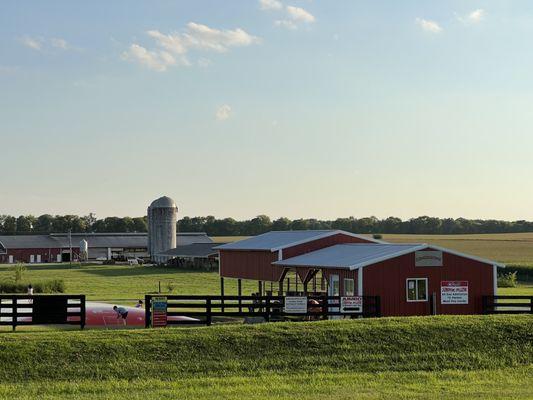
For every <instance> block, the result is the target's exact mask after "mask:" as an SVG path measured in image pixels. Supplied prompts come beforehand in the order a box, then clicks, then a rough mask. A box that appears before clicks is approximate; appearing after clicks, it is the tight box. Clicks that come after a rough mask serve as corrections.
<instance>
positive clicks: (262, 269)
mask: <svg viewBox="0 0 533 400" xmlns="http://www.w3.org/2000/svg"><path fill="white" fill-rule="evenodd" d="M277 260H278V253H277V252H273V253H272V252H270V251H268V250H267V251H237V250H220V276H223V277H225V278H241V279H253V280H257V281H274V282H277V281H279V279H280V278H281V275H282V274H283V268H282V267H278V266H274V265H272V263H273V262H274V261H277Z"/></svg>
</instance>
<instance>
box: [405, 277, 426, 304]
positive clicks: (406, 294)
mask: <svg viewBox="0 0 533 400" xmlns="http://www.w3.org/2000/svg"><path fill="white" fill-rule="evenodd" d="M409 281H415V282H416V281H426V299H425V300H409ZM428 291H429V288H428V278H407V279H406V280H405V300H407V302H408V303H424V302H427V301H429V296H428ZM415 293H416V297H418V283H415Z"/></svg>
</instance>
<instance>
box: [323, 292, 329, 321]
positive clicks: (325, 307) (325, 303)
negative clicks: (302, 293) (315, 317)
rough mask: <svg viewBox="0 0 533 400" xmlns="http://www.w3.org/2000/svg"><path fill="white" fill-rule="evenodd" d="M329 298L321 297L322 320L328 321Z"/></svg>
mask: <svg viewBox="0 0 533 400" xmlns="http://www.w3.org/2000/svg"><path fill="white" fill-rule="evenodd" d="M328 306H329V298H328V296H327V295H326V296H324V297H322V314H323V315H324V319H328V313H329V308H328Z"/></svg>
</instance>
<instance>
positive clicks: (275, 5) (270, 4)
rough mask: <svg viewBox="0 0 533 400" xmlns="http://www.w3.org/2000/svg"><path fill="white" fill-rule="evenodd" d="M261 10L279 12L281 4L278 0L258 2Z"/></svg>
mask: <svg viewBox="0 0 533 400" xmlns="http://www.w3.org/2000/svg"><path fill="white" fill-rule="evenodd" d="M259 8H261V10H281V9H282V8H283V4H282V3H281V1H278V0H259Z"/></svg>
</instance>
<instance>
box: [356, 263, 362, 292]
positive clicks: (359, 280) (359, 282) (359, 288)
mask: <svg viewBox="0 0 533 400" xmlns="http://www.w3.org/2000/svg"><path fill="white" fill-rule="evenodd" d="M357 295H358V296H362V295H363V267H361V268H358V269H357Z"/></svg>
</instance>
